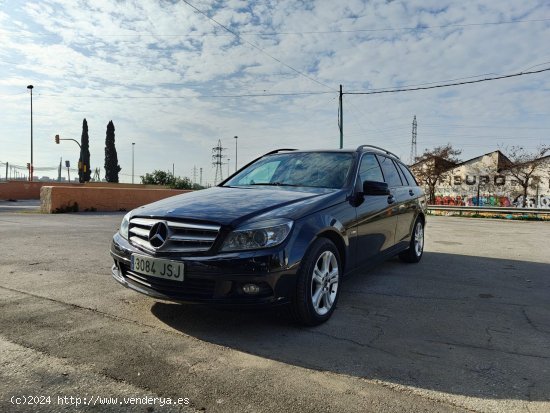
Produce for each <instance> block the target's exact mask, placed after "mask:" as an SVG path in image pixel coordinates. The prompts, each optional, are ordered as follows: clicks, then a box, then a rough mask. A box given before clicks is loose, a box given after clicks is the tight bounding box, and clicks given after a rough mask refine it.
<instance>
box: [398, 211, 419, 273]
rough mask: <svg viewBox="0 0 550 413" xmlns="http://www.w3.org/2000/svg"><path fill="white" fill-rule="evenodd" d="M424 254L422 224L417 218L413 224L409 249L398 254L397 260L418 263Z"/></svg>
mask: <svg viewBox="0 0 550 413" xmlns="http://www.w3.org/2000/svg"><path fill="white" fill-rule="evenodd" d="M423 253H424V224H423V223H422V220H421V219H420V218H418V219H417V220H416V222H415V223H414V229H413V233H412V236H411V243H410V244H409V248H408V249H407V250H405V251H403V252H401V253H400V254H399V258H401V260H402V261H405V262H413V263H414V262H419V261H420V259H421V258H422V254H423Z"/></svg>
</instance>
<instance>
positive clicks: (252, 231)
mask: <svg viewBox="0 0 550 413" xmlns="http://www.w3.org/2000/svg"><path fill="white" fill-rule="evenodd" d="M292 224H293V222H292V221H290V220H272V221H263V222H258V223H255V224H251V225H247V226H245V227H242V228H238V229H236V230H235V231H233V232H231V233H230V234H229V235H228V236H227V238H226V240H225V242H224V243H223V246H222V251H240V250H255V249H260V248H269V247H274V246H275V245H279V244H280V243H281V242H283V241H284V240H285V239H286V237H287V236H288V234H289V233H290V230H291V229H292Z"/></svg>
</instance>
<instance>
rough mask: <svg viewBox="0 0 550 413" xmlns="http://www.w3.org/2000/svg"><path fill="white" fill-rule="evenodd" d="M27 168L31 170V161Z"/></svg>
mask: <svg viewBox="0 0 550 413" xmlns="http://www.w3.org/2000/svg"><path fill="white" fill-rule="evenodd" d="M27 169H28V170H29V171H30V170H31V164H30V162H27Z"/></svg>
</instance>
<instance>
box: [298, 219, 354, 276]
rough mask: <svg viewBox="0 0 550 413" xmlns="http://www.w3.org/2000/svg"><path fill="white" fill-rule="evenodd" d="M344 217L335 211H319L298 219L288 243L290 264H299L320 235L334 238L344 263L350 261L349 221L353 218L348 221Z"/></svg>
mask: <svg viewBox="0 0 550 413" xmlns="http://www.w3.org/2000/svg"><path fill="white" fill-rule="evenodd" d="M342 218H343V217H338V215H337V214H334V213H333V214H329V213H318V214H313V215H310V216H308V217H306V218H303V219H302V220H299V221H297V222H296V225H295V228H294V231H293V234H292V237H291V239H290V241H289V243H288V265H289V266H294V265H299V264H300V262H301V261H302V259H303V257H304V255H305V254H306V253H307V251H308V249H309V247H310V245H311V244H312V243H313V242H314V241H315V240H316V239H317V238H319V237H320V236H325V237H327V238H329V239H330V240H332V241H333V242H334V243H335V244H336V247H337V248H338V250H339V252H340V256H341V260H342V261H343V263H347V262H349V258H350V257H349V246H350V242H349V238H350V236H349V232H350V228H349V225H350V224H349V223H351V222H353V220H352V219H350V220H349V223H347V222H345V221H344V220H343V219H342ZM346 224H347V225H346Z"/></svg>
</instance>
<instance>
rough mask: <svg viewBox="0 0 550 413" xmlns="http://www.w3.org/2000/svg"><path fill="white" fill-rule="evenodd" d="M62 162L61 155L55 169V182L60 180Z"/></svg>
mask: <svg viewBox="0 0 550 413" xmlns="http://www.w3.org/2000/svg"><path fill="white" fill-rule="evenodd" d="M62 163H63V157H61V156H60V157H59V168H58V170H57V182H61V168H62V166H61V164H62Z"/></svg>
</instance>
